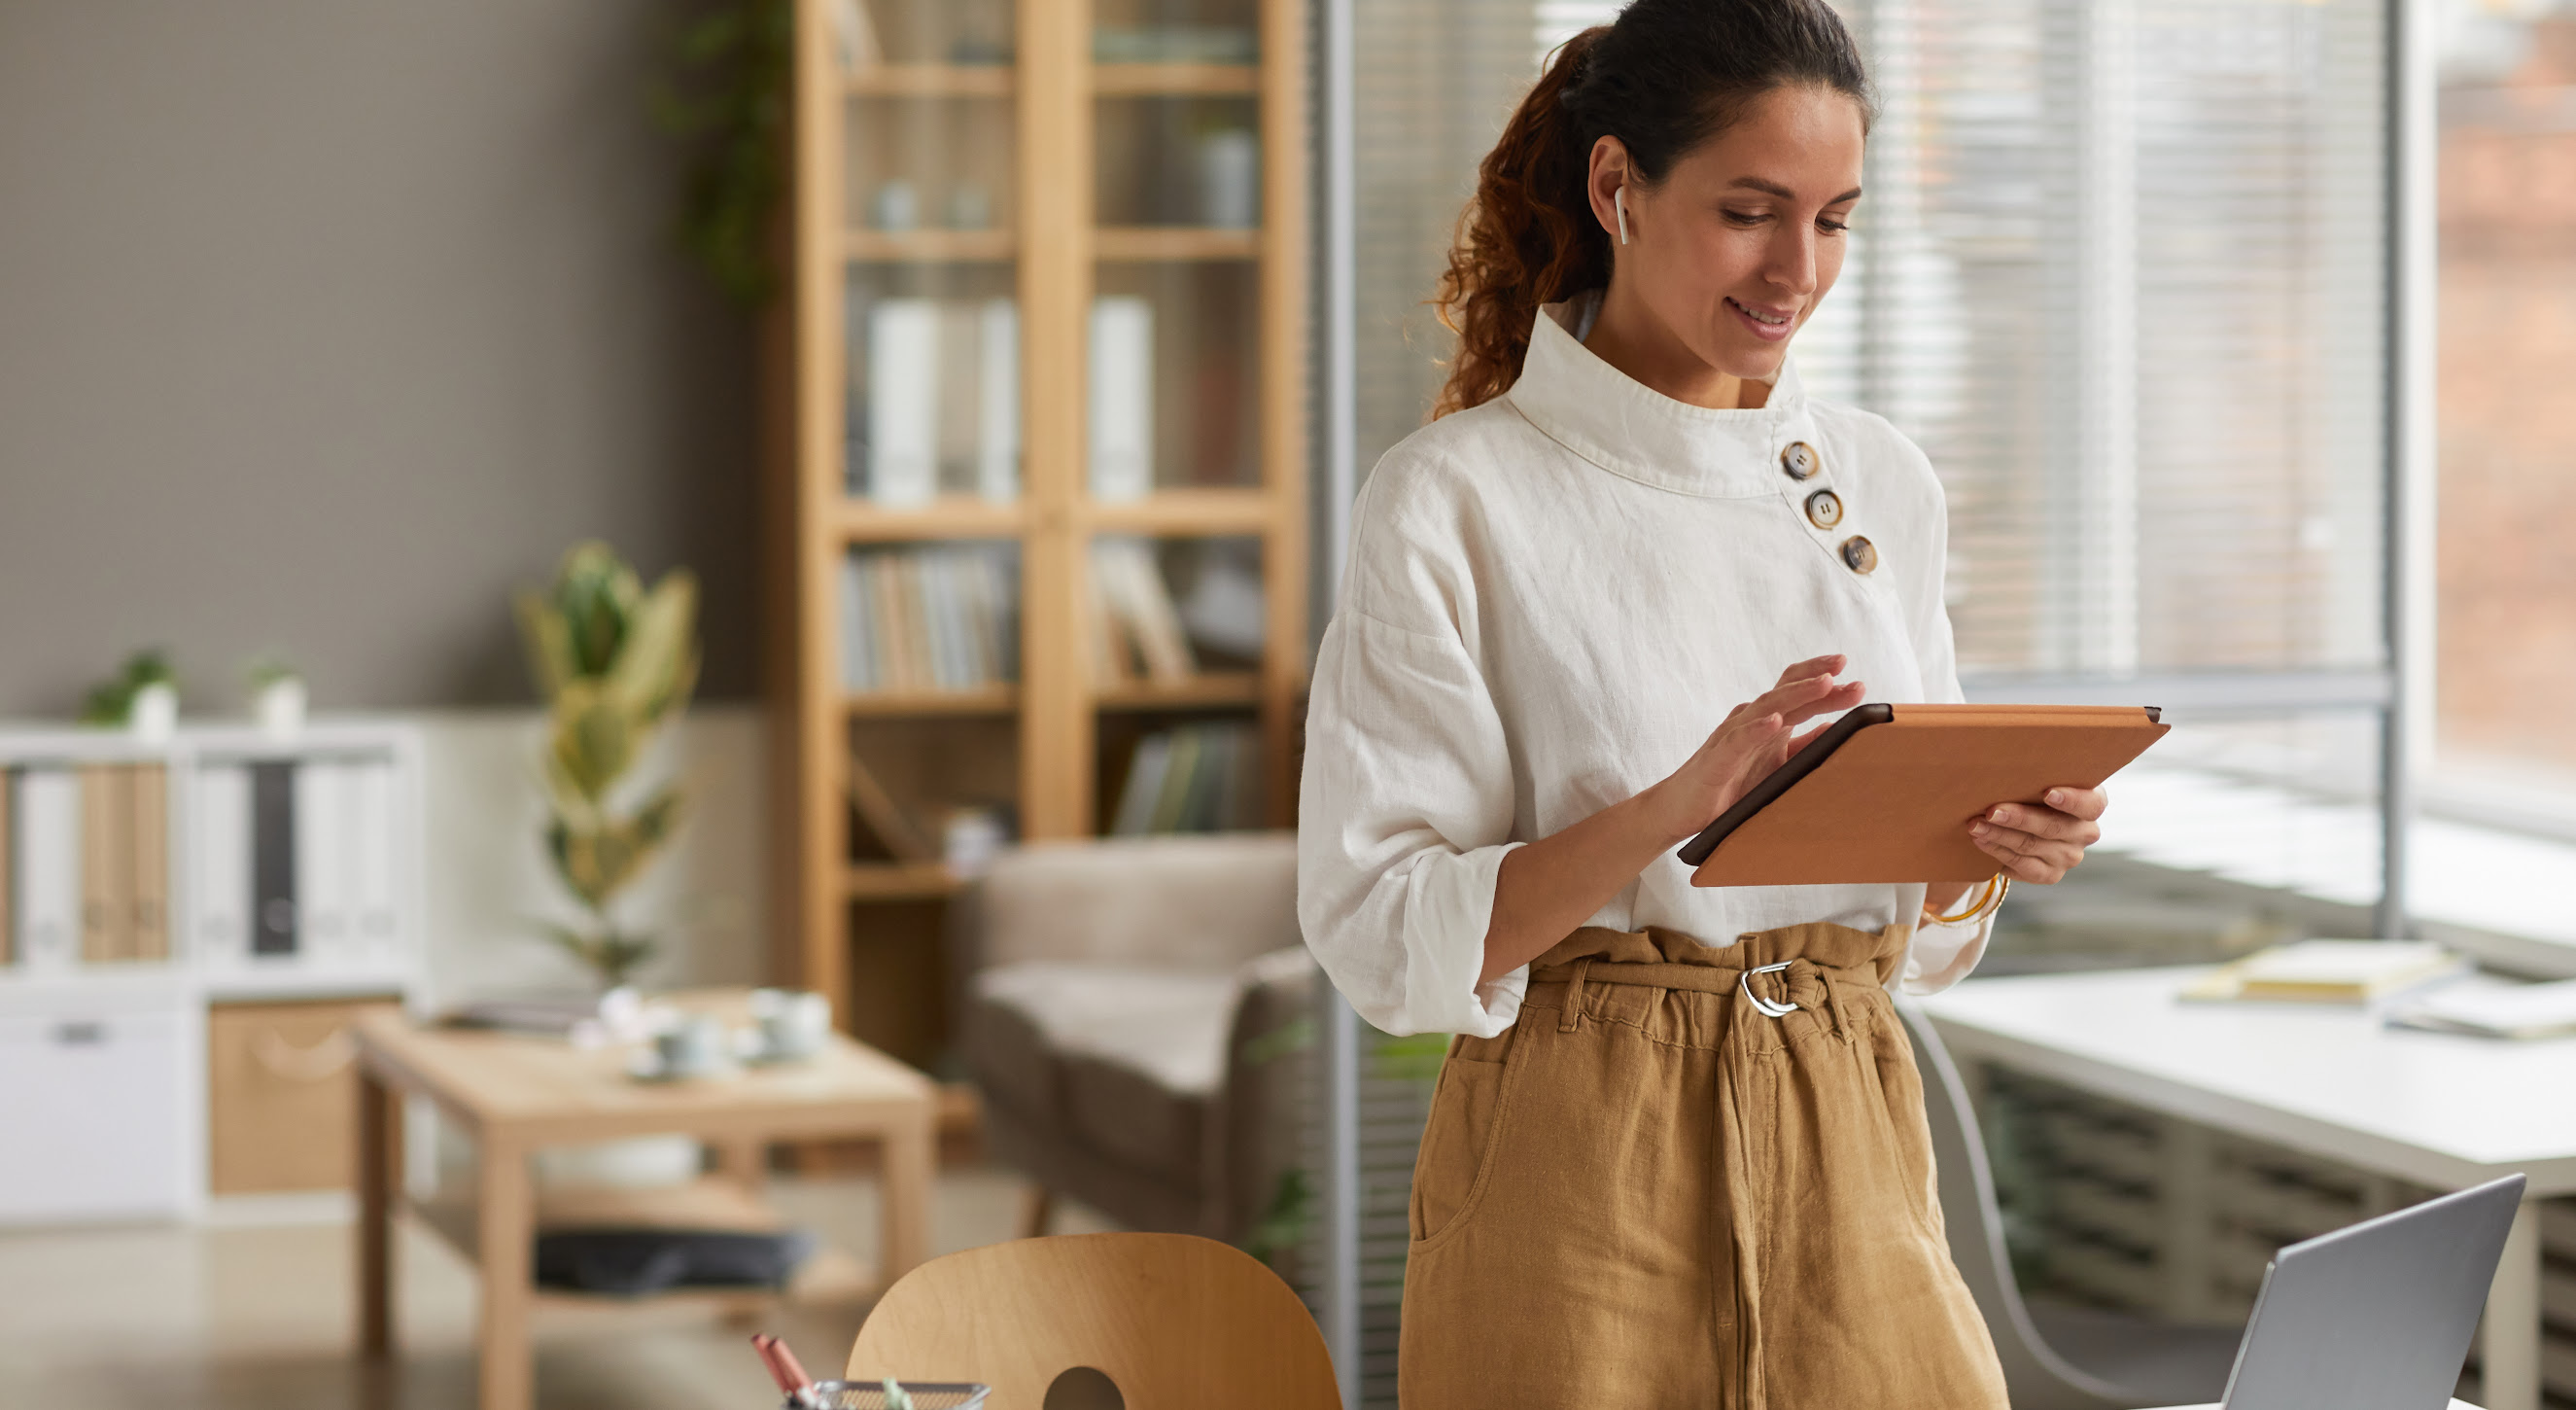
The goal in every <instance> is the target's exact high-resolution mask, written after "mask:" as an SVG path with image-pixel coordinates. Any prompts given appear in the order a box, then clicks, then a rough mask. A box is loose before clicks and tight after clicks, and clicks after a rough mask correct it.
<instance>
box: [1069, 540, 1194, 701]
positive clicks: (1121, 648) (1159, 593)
mask: <svg viewBox="0 0 2576 1410" xmlns="http://www.w3.org/2000/svg"><path fill="white" fill-rule="evenodd" d="M1198 669H1199V663H1198V655H1197V653H1196V652H1194V651H1192V650H1191V649H1190V639H1189V635H1188V633H1186V632H1185V631H1183V630H1182V627H1181V613H1180V609H1179V607H1178V606H1177V605H1175V604H1174V603H1173V601H1172V592H1171V588H1170V586H1169V585H1168V584H1166V583H1165V582H1164V581H1163V572H1162V569H1161V568H1159V567H1157V566H1155V563H1154V546H1153V544H1152V543H1150V542H1148V541H1147V540H1144V539H1113V538H1104V539H1095V540H1093V541H1092V545H1091V675H1092V679H1093V680H1094V681H1095V682H1097V683H1099V684H1102V685H1115V684H1120V683H1124V682H1131V681H1140V680H1146V681H1160V682H1166V683H1168V682H1173V681H1183V680H1187V679H1189V678H1190V677H1192V676H1194V675H1197V674H1198Z"/></svg>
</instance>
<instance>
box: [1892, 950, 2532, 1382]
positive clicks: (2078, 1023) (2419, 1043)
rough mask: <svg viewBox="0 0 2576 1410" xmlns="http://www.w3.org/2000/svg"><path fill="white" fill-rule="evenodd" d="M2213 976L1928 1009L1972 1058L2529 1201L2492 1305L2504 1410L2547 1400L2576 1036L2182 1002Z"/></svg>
mask: <svg viewBox="0 0 2576 1410" xmlns="http://www.w3.org/2000/svg"><path fill="white" fill-rule="evenodd" d="M2203 972H2205V971H2203V970H2202V969H2199V968H2189V969H2148V970H2115V971H2107V972H2099V973H2089V974H2051V975H2030V976H2023V977H2014V978H2009V979H1971V980H1969V981H1968V982H1966V983H1964V984H1961V985H1959V986H1958V987H1957V988H1955V989H1952V990H1950V991H1949V992H1948V993H1945V994H1937V995H1934V996H1932V997H1930V998H1927V999H1924V1000H1922V1001H1921V1002H1922V1004H1923V1007H1924V1010H1925V1011H1926V1012H1928V1013H1929V1014H1931V1016H1932V1019H1933V1022H1934V1023H1935V1025H1936V1026H1938V1027H1939V1029H1940V1031H1941V1036H1942V1038H1943V1039H1944V1040H1946V1041H1947V1042H1948V1043H1949V1045H1950V1048H1951V1050H1952V1051H1953V1052H1954V1053H1955V1054H1957V1055H1958V1056H1959V1057H1960V1058H1962V1059H1976V1060H1980V1061H1985V1062H1992V1063H1996V1064H2000V1065H2002V1066H2005V1067H2011V1068H2016V1069H2019V1070H2021V1071H2025V1072H2030V1073H2034V1074H2037V1075H2039V1076H2044V1077H2047V1078H2049V1079H2051V1080H2052V1081H2057V1082H2063V1083H2065V1084H2067V1085H2069V1086H2073V1087H2079V1088H2083V1089H2085V1090H2088V1091H2092V1092H2097V1093H2099V1094H2101V1095H2103V1096H2107V1097H2112V1098H2115V1099H2117V1100H2120V1101H2125V1102H2129V1103H2132V1104H2134V1105H2137V1106H2142V1107H2147V1108H2149V1109H2152V1110H2155V1111H2160V1112H2164V1113H2166V1114H2168V1115H2171V1116H2176V1117H2180V1118H2182V1119H2184V1120H2186V1121H2195V1122H2199V1123H2202V1124H2204V1125H2208V1126H2214V1127H2218V1128H2221V1129H2223V1130H2228V1131H2233V1132H2236V1133H2239V1134H2241V1135H2245V1136H2249V1137H2252V1138H2254V1139H2256V1140H2262V1141H2270V1142H2272V1143H2274V1144H2276V1145H2283V1146H2289V1147H2292V1148H2295V1149H2298V1150H2302V1151H2306V1152H2308V1153H2310V1154H2313V1155H2318V1156H2322V1157H2325V1158H2327V1159H2330V1160H2335V1161H2340V1162H2342V1163H2344V1164H2347V1165H2351V1166H2355V1167H2358V1168H2360V1169H2362V1170H2366V1171H2371V1172H2375V1173H2378V1174H2382V1175H2390V1176H2394V1177H2396V1178H2399V1179H2402V1180H2409V1181H2413V1182H2415V1183H2417V1184H2422V1185H2430V1186H2433V1187H2435V1188H2438V1189H2446V1190H2455V1189H2464V1188H2466V1187H2468V1186H2470V1185H2475V1184H2480V1183H2483V1182H2484V1181H2487V1180H2492V1179H2494V1178H2496V1177H2498V1176H2501V1175H2509V1174H2512V1173H2514V1172H2517V1171H2519V1172H2521V1173H2522V1174H2523V1175H2525V1176H2527V1177H2529V1179H2530V1182H2531V1183H2530V1188H2529V1191H2528V1196H2527V1198H2526V1200H2525V1202H2524V1204H2523V1207H2522V1211H2521V1213H2520V1214H2519V1215H2518V1216H2517V1217H2516V1218H2515V1219H2514V1222H2513V1232H2512V1234H2511V1235H2509V1236H2508V1237H2507V1239H2506V1241H2505V1249H2504V1261H2503V1263H2502V1264H2501V1265H2500V1266H2499V1267H2498V1268H2497V1270H2496V1278H2495V1286H2494V1288H2493V1289H2492V1290H2491V1291H2490V1292H2489V1293H2488V1296H2487V1316H2486V1323H2485V1327H2484V1330H2483V1331H2482V1333H2481V1335H2482V1337H2483V1338H2484V1340H2483V1343H2482V1346H2481V1350H2482V1353H2483V1355H2482V1358H2481V1359H2482V1363H2483V1365H2482V1371H2483V1376H2484V1380H2485V1395H2486V1401H2487V1404H2488V1406H2489V1407H2490V1408H2491V1410H2538V1407H2539V1405H2540V1335H2541V1333H2540V1220H2539V1211H2538V1209H2537V1208H2536V1207H2535V1206H2534V1205H2533V1204H2532V1203H2531V1201H2534V1200H2540V1199H2548V1198H2554V1197H2557V1196H2560V1195H2566V1194H2570V1193H2576V1040H2566V1041H2559V1042H2547V1043H2499V1042H2491V1041H2488V1040H2485V1039H2478V1038H2465V1037H2453V1036H2450V1035H2446V1034H2438V1033H2412V1032H2405V1031H2401V1030H2392V1029H2388V1028H2384V1027H2382V1026H2381V1025H2380V1023H2379V1020H2378V1019H2377V1018H2376V1017H2374V1016H2372V1015H2369V1014H2365V1013H2363V1012H2361V1011H2359V1010H2355V1009H2339V1008H2316V1009H2309V1008H2301V1007H2296V1006H2290V1005H2277V1004H2276V1005H2251V1004H2248V1005H2232V1004H2185V1003H2181V1002H2178V1001H2177V1000H2176V999H2175V998H2174V994H2175V992H2176V991H2177V990H2179V989H2180V988H2181V987H2182V986H2183V984H2185V983H2186V982H2188V981H2189V980H2190V979H2191V978H2193V977H2195V976H2197V975H2199V974H2201V973H2203Z"/></svg>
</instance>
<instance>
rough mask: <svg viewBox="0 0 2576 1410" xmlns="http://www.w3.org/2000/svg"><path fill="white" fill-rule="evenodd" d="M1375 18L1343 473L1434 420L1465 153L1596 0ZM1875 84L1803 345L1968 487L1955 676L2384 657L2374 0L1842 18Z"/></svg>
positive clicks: (2139, 1) (1601, 8)
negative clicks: (1850, 230)
mask: <svg viewBox="0 0 2576 1410" xmlns="http://www.w3.org/2000/svg"><path fill="white" fill-rule="evenodd" d="M1356 8H1357V10H1358V11H1359V14H1358V25H1359V33H1358V35H1357V41H1358V43H1357V52H1358V55H1359V61H1358V73H1357V75H1356V79H1357V95H1358V97H1357V103H1358V107H1359V112H1358V114H1357V125H1356V131H1357V146H1358V152H1357V157H1358V181H1359V210H1358V216H1359V225H1360V275H1359V293H1360V305H1361V307H1360V319H1359V322H1360V328H1359V334H1360V349H1359V361H1360V372H1361V376H1360V427H1361V441H1362V444H1361V446H1360V463H1361V464H1362V465H1363V466H1365V465H1367V464H1370V463H1372V462H1373V461H1374V460H1375V459H1376V457H1377V456H1378V455H1380V454H1382V453H1383V452H1384V450H1385V449H1386V448H1387V447H1388V446H1391V445H1393V444H1394V443H1395V442H1396V441H1397V440H1400V439H1402V438H1403V436H1404V435H1406V434H1408V433H1409V432H1411V431H1412V430H1413V429H1414V428H1415V427H1417V426H1419V425H1420V424H1421V422H1422V419H1423V416H1424V414H1425V412H1426V410H1427V408H1428V406H1429V403H1430V399H1431V396H1432V394H1433V393H1434V392H1435V391H1436V390H1437V388H1438V386H1439V382H1440V379H1441V373H1442V369H1441V368H1440V366H1439V365H1438V363H1439V360H1440V359H1443V358H1445V357H1446V356H1447V355H1448V352H1449V349H1450V345H1451V340H1450V338H1449V337H1448V335H1447V334H1446V332H1445V330H1442V329H1440V328H1439V326H1438V324H1437V321H1436V319H1435V318H1434V317H1433V316H1432V312H1431V310H1430V309H1429V308H1428V307H1427V306H1426V305H1425V304H1424V303H1423V301H1424V300H1425V299H1427V298H1428V297H1429V296H1430V294H1431V292H1432V290H1433V287H1434V285H1435V283H1436V280H1437V278H1438V275H1439V272H1440V269H1441V267H1442V266H1441V256H1442V253H1443V251H1445V249H1446V248H1447V244H1448V241H1449V238H1450V234H1451V231H1452V228H1453V225H1454V222H1455V220H1456V217H1457V214H1458V209H1459V206H1460V204H1461V203H1462V202H1463V201H1464V200H1465V199H1466V198H1467V196H1468V195H1469V194H1470V192H1471V191H1472V189H1473V182H1474V166H1475V163H1476V161H1477V160H1478V159H1479V158H1480V157H1481V156H1482V155H1483V154H1484V152H1485V150H1486V149H1487V148H1488V147H1489V146H1490V144H1491V142H1492V140H1493V137H1494V135H1495V134H1496V133H1497V132H1498V131H1499V130H1500V128H1501V125H1502V122H1503V120H1504V119H1505V118H1506V117H1507V116H1508V115H1509V112H1510V110H1511V107H1512V105H1513V103H1514V102H1516V101H1517V99H1518V97H1519V95H1520V93H1521V91H1522V90H1523V89H1524V87H1525V86H1526V84H1527V83H1528V81H1529V79H1530V78H1531V76H1532V75H1533V74H1534V73H1535V72H1536V66H1537V63H1538V62H1539V60H1540V59H1541V58H1542V56H1544V55H1545V54H1546V53H1547V52H1548V51H1549V50H1551V49H1553V47H1554V46H1555V45H1556V44H1558V43H1561V42H1562V41H1563V40H1564V38H1565V37H1567V36H1568V35H1570V34H1572V33H1574V32H1575V31H1577V30H1579V29H1581V28H1583V27H1584V26H1586V25H1589V24H1596V23H1604V22H1607V21H1608V20H1609V19H1610V18H1612V17H1613V16H1615V14H1616V13H1617V11H1618V9H1619V8H1620V6H1618V5H1617V4H1610V3H1601V0H1535V3H1528V4H1522V5H1509V4H1493V3H1477V0H1379V3H1372V4H1369V5H1365V6H1359V7H1356ZM1840 8H1841V9H1842V11H1843V13H1844V15H1845V18H1846V20H1847V21H1848V22H1849V23H1850V24H1851V25H1852V27H1853V30H1854V32H1855V34H1856V35H1857V36H1858V37H1859V39H1860V41H1861V44H1862V47H1863V49H1864V50H1865V51H1866V52H1867V54H1868V57H1869V59H1870V66H1871V73H1872V76H1873V78H1874V80H1875V81H1876V83H1877V85H1878V88H1879V91H1880V98H1881V113H1880V119H1879V123H1878V126H1877V127H1876V129H1875V130H1874V132H1873V134H1872V139H1871V144H1870V157H1869V172H1868V175H1867V178H1866V181H1867V187H1868V192H1869V194H1868V196H1867V197H1866V198H1865V199H1864V200H1863V202H1862V208H1861V211H1860V213H1859V219H1858V221H1857V222H1856V225H1855V234H1854V246H1853V249H1852V251H1851V256H1850V259H1849V261H1848V263H1847V266H1846V268H1845V271H1844V274H1843V277H1842V282H1841V283H1840V285H1838V286H1837V288H1836V289H1835V291H1834V292H1833V294H1832V295H1831V296H1830V297H1829V298H1828V299H1827V300H1826V301H1825V303H1824V305H1823V306H1822V308H1821V309H1820V310H1819V312H1818V313H1817V315H1816V317H1815V319H1814V321H1813V322H1812V323H1811V324H1810V325H1809V326H1808V327H1807V328H1806V329H1804V330H1802V332H1801V333H1800V335H1799V338H1798V340H1797V343H1796V345H1795V349H1794V353H1793V355H1794V356H1795V357H1796V358H1797V359H1798V363H1799V367H1800V371H1801V375H1802V376H1803V377H1804V378H1805V380H1806V382H1807V384H1808V386H1809V388H1810V390H1811V391H1812V393H1813V394H1815V395H1817V396H1820V397H1825V398H1829V399H1834V400H1841V401H1846V402H1850V403H1853V404H1857V405H1859V406H1862V407H1865V408H1867V409H1869V410H1873V411H1876V412H1879V413H1880V414H1882V415H1885V416H1887V417H1888V418H1889V419H1890V420H1891V421H1893V422H1894V423H1895V424H1896V425H1897V426H1898V427H1899V428H1900V429H1902V430H1904V431H1905V432H1906V433H1907V434H1909V435H1911V436H1912V437H1914V439H1915V440H1916V441H1917V442H1919V443H1920V444H1921V445H1922V446H1923V447H1924V449H1925V450H1926V452H1928V453H1929V454H1930V456H1931V458H1932V462H1933V464H1934V467H1935V468H1936V470H1937V471H1938V472H1939V473H1940V475H1941V477H1942V480H1943V483H1944V485H1945V486H1946V488H1947V490H1948V493H1949V496H1950V509H1951V525H1952V538H1951V544H1952V562H1951V573H1950V581H1949V584H1948V595H1949V598H1950V611H1951V618H1952V621H1953V623H1954V625H1955V626H1956V629H1957V631H1958V635H1959V645H1960V659H1961V664H1962V668H1963V670H1965V671H1967V672H1970V673H1976V672H1993V673H2014V674H2022V673H2036V674H2044V675H2088V676H2091V675H2111V676H2118V675H2127V674H2133V673H2137V672H2141V671H2148V672H2160V673H2162V672H2175V671H2208V670H2221V671H2223V670H2270V671H2278V670H2301V669H2310V668H2354V667H2362V668H2368V667H2375V666H2378V665H2380V664H2381V662H2382V658H2383V634H2382V628H2381V623H2382V606H2381V592H2380V584H2381V568H2380V561H2381V555H2382V551H2383V548H2384V543H2383V538H2382V528H2381V526H2382V523H2383V512H2384V510H2383V483H2384V467H2385V450H2384V445H2383V441H2384V431H2385V424H2386V418H2385V414H2384V394H2385V389H2384V380H2383V371H2382V370H2383V356H2384V347H2383V344H2384V328H2385V295H2384V287H2383V286H2384V283H2385V273H2386V264H2385V236H2384V228H2385V224H2386V222H2385V218H2384V181H2385V165H2386V160H2385V156H2386V154H2385V145H2386V136H2385V134H2386V113H2385V97H2384V93H2383V88H2384V75H2385V59H2384V49H2383V45H2384V40H2385V36H2384V32H2383V31H2384V29H2385V14H2384V7H2383V6H2382V5H2380V4H2378V3H2376V0H2154V3H2148V0H1849V3H1845V4H1843V5H1842V6H1841V7H1840Z"/></svg>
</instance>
